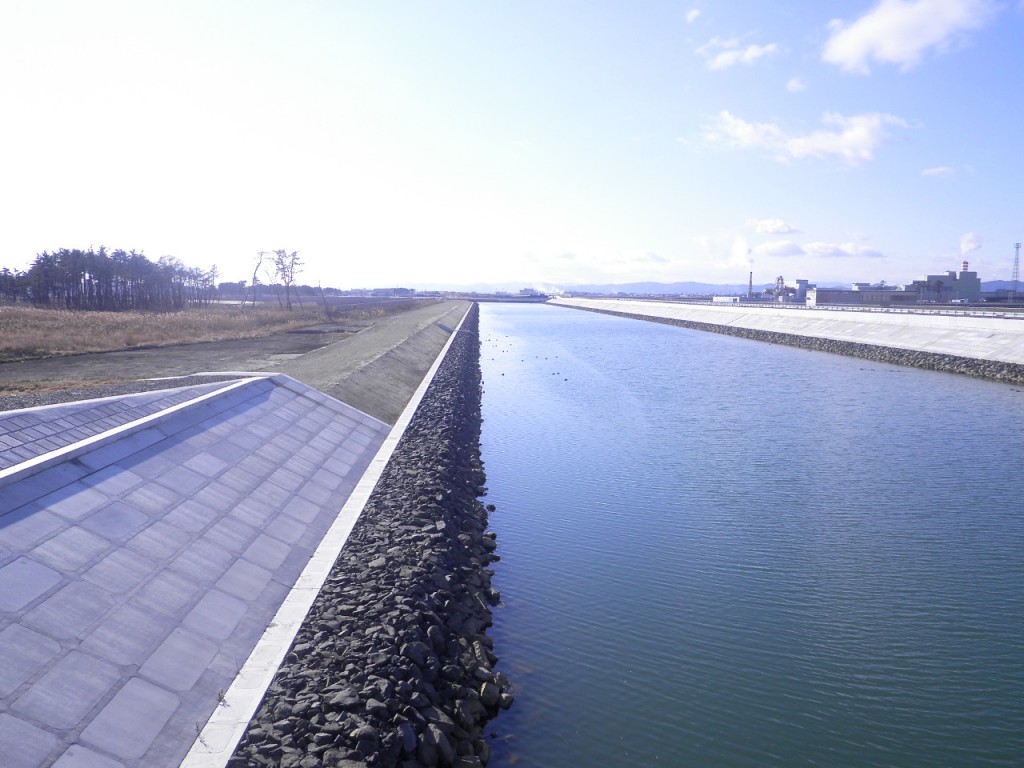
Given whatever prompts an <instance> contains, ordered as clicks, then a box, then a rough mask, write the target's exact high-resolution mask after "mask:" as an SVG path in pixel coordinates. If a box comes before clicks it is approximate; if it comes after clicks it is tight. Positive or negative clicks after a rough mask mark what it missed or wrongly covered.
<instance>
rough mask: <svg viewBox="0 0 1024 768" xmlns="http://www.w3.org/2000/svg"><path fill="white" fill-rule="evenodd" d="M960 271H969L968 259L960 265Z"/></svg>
mask: <svg viewBox="0 0 1024 768" xmlns="http://www.w3.org/2000/svg"><path fill="white" fill-rule="evenodd" d="M960 271H961V272H966V271H967V262H966V261H965V262H964V263H963V264H961V265H960Z"/></svg>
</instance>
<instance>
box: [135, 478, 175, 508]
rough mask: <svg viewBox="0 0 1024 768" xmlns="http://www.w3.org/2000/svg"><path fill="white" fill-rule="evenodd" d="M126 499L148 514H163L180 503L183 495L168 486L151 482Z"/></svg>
mask: <svg viewBox="0 0 1024 768" xmlns="http://www.w3.org/2000/svg"><path fill="white" fill-rule="evenodd" d="M124 500H125V502H127V503H128V504H131V505H132V506H133V507H135V509H137V510H139V511H140V512H145V513H146V514H147V515H162V514H164V513H165V512H166V511H167V510H169V509H173V508H174V507H176V506H177V505H178V504H180V503H181V501H182V497H181V494H179V493H177V492H175V491H174V490H171V489H169V488H167V487H166V486H162V485H157V484H156V483H151V482H150V483H146V484H145V485H143V486H141V487H139V488H137V489H135V490H134V491H132V492H131V493H129V494H128V495H127V496H125V497H124Z"/></svg>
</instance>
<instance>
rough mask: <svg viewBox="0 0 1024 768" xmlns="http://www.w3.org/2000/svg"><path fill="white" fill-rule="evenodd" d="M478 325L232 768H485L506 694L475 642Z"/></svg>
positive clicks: (484, 552)
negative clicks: (488, 727)
mask: <svg viewBox="0 0 1024 768" xmlns="http://www.w3.org/2000/svg"><path fill="white" fill-rule="evenodd" d="M476 316H477V310H476V308H475V307H474V308H473V310H471V313H470V315H468V316H467V319H466V323H467V325H466V328H467V330H469V331H471V333H459V334H457V335H456V336H455V338H454V339H453V342H452V345H451V347H450V348H449V351H448V353H447V354H446V355H445V358H444V359H443V360H442V362H441V365H440V367H439V369H438V373H437V376H436V378H435V380H434V381H433V382H432V383H431V385H430V386H429V387H428V389H427V393H426V396H425V397H424V399H423V401H422V402H421V404H420V406H419V408H418V409H417V411H416V415H415V416H414V418H413V420H412V423H411V424H410V425H409V427H408V429H407V430H406V432H405V434H404V435H403V437H402V439H401V440H400V441H399V444H398V446H397V448H396V450H395V452H394V454H393V455H392V457H391V459H390V461H389V462H388V464H387V466H386V467H385V469H384V473H383V475H382V477H381V479H380V481H379V482H378V484H377V487H376V488H375V490H374V492H373V494H372V495H371V497H370V499H369V500H368V502H367V504H366V507H365V508H364V511H363V513H362V515H361V516H360V518H359V520H358V521H357V523H356V525H355V527H354V528H353V530H352V533H351V535H350V536H349V539H348V541H347V543H346V545H345V548H344V550H343V551H342V553H341V555H340V556H339V558H338V560H337V562H336V563H335V565H334V568H333V569H332V571H331V573H330V575H329V576H328V579H327V581H326V583H325V585H324V587H323V589H322V590H321V592H320V594H319V595H318V596H317V598H316V600H315V601H314V604H313V606H312V607H311V609H310V611H309V613H308V615H307V617H306V619H305V621H304V622H303V624H302V626H301V627H300V629H299V632H298V634H297V636H296V638H295V642H294V643H293V645H292V647H291V648H290V649H289V650H288V653H287V655H286V658H285V663H284V664H283V665H282V666H281V668H280V670H279V671H278V673H277V675H276V676H275V678H274V681H273V683H272V684H271V686H270V688H269V689H268V691H267V694H266V696H265V697H264V701H263V703H262V704H261V706H260V708H259V710H258V711H257V713H256V715H255V716H254V717H253V720H252V722H251V723H250V725H249V728H248V731H247V733H246V734H245V736H244V737H243V739H242V740H241V742H240V743H239V745H238V747H237V749H236V751H235V755H234V757H233V758H232V760H233V763H232V765H233V766H241V765H253V766H263V765H266V766H275V767H276V766H283V765H288V766H293V767H294V768H307V766H305V765H303V764H302V763H303V761H307V762H308V763H309V765H312V764H313V763H314V762H315V763H316V764H317V765H324V766H343V768H355V766H361V767H364V766H373V767H374V768H378V767H380V768H389V767H391V766H399V765H401V766H403V767H404V768H414V766H415V768H422V766H435V765H437V766H442V768H448V767H449V766H452V765H456V764H460V765H465V766H466V768H471V767H472V766H476V765H483V764H485V763H486V760H487V757H488V756H489V748H488V746H487V743H486V742H485V741H483V740H482V738H481V734H482V728H483V725H484V723H486V721H487V719H488V718H489V717H491V716H493V715H494V714H495V713H496V712H497V706H500V705H501V704H502V702H503V701H504V699H503V694H504V691H505V689H506V688H507V687H508V686H507V683H506V682H504V681H503V679H502V678H498V677H497V676H496V675H494V674H493V673H492V672H491V668H492V667H493V666H494V664H495V663H496V661H497V657H496V656H495V654H494V653H493V643H492V641H491V640H490V638H488V637H487V636H486V635H485V634H483V631H484V630H485V628H486V627H489V626H490V624H491V613H490V611H491V605H492V604H495V603H496V602H497V601H498V600H499V599H500V595H499V594H498V592H497V590H496V589H492V587H491V577H492V576H493V572H492V571H490V570H488V569H487V567H486V566H487V564H488V563H489V562H490V561H491V560H493V559H494V558H495V557H496V555H495V554H494V550H495V548H496V546H497V543H496V538H495V535H494V533H493V532H491V531H487V509H485V508H484V506H483V505H482V503H481V502H480V499H479V496H480V495H481V494H483V493H485V492H486V487H485V476H484V472H483V465H482V462H481V461H480V456H479V450H480V449H479V445H480V369H479V337H478V336H476V335H475V333H474V332H475V331H476ZM491 510H492V511H493V506H492V507H491ZM485 531H487V532H486V533H485ZM486 686H491V687H492V688H493V689H494V693H493V695H492V692H491V690H490V689H487V691H486V696H487V701H488V702H491V701H493V702H494V704H489V705H488V706H484V704H483V703H482V699H481V695H482V693H483V691H482V689H483V688H484V687H486ZM510 698H511V697H509V699H510ZM459 761H461V763H460V762H459Z"/></svg>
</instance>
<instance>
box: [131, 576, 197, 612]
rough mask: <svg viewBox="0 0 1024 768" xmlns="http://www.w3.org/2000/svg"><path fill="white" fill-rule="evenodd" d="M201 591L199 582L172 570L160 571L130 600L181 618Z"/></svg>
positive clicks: (149, 608) (138, 604)
mask: <svg viewBox="0 0 1024 768" xmlns="http://www.w3.org/2000/svg"><path fill="white" fill-rule="evenodd" d="M202 591H203V585H202V584H201V583H197V582H196V581H194V580H193V579H190V578H187V577H186V576H184V575H183V574H180V573H176V572H174V571H162V572H160V573H158V574H157V575H156V576H154V577H153V578H152V579H151V580H150V582H149V583H148V584H146V585H145V586H144V587H142V589H140V590H139V591H138V592H137V593H135V595H134V596H133V598H132V602H133V603H134V604H135V605H137V606H139V607H140V608H145V609H147V610H150V611H154V612H155V613H158V614H161V615H164V616H170V617H173V618H181V617H182V616H184V615H185V614H186V613H187V612H188V611H189V610H190V609H191V607H192V605H193V604H194V603H195V601H196V599H197V598H198V597H199V594H200V593H201V592H202Z"/></svg>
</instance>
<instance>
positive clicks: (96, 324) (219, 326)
mask: <svg viewBox="0 0 1024 768" xmlns="http://www.w3.org/2000/svg"><path fill="white" fill-rule="evenodd" d="M323 321H324V315H323V311H322V310H321V309H313V308H304V309H297V310H295V311H292V312H286V311H281V310H278V309H276V308H274V309H271V308H269V307H263V306H261V307H258V308H256V309H253V308H252V307H247V308H245V309H242V308H240V307H237V306H231V307H226V306H217V307H211V308H208V309H190V310H187V311H184V312H167V313H145V312H72V311H68V310H60V309H37V308H34V307H21V306H6V307H0V362H12V361H15V360H26V359H30V358H37V357H49V356H52V355H67V354H73V353H76V352H108V351H112V350H118V349H130V348H132V347H140V346H167V345H169V344H187V343H190V342H197V341H223V340H225V339H247V338H257V337H259V336H266V335H269V334H271V333H277V332H279V331H286V330H290V329H292V328H301V327H303V326H307V325H312V324H315V323H319V322H323Z"/></svg>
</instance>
